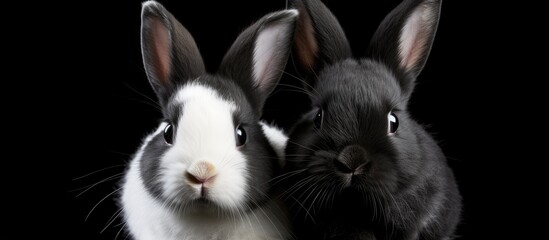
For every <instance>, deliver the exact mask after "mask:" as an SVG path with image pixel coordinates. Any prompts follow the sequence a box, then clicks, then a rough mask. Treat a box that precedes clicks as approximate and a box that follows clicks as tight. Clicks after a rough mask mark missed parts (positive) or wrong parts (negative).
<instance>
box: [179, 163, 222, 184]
mask: <svg viewBox="0 0 549 240" xmlns="http://www.w3.org/2000/svg"><path fill="white" fill-rule="evenodd" d="M216 175H217V171H216V169H215V166H214V165H213V164H211V163H209V162H206V161H200V162H196V163H194V164H191V166H190V167H189V169H187V171H186V172H185V178H186V179H187V181H189V182H190V183H193V184H205V183H211V182H213V180H214V179H215V176H216Z"/></svg>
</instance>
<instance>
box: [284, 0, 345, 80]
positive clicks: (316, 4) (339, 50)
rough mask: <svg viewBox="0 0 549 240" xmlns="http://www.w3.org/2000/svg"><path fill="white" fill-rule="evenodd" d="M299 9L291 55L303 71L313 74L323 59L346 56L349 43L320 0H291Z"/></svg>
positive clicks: (333, 17)
mask: <svg viewBox="0 0 549 240" xmlns="http://www.w3.org/2000/svg"><path fill="white" fill-rule="evenodd" d="M292 6H293V7H294V8H296V9H298V10H299V12H300V13H301V14H300V17H299V20H298V22H297V27H296V36H295V46H294V50H295V56H296V57H297V59H298V61H299V63H300V64H301V67H302V68H303V71H305V72H306V73H308V74H309V75H310V74H314V72H315V71H317V70H319V69H321V68H322V67H323V65H325V64H326V63H328V64H329V63H334V62H336V61H339V60H342V59H345V58H349V57H351V56H352V54H351V47H350V45H349V42H348V41H347V38H346V37H345V32H344V31H343V29H342V28H341V26H340V25H339V22H338V21H337V19H336V17H335V16H334V15H333V14H332V12H331V11H330V10H329V9H328V8H327V7H326V5H324V4H323V3H322V2H321V1H320V0H293V1H292Z"/></svg>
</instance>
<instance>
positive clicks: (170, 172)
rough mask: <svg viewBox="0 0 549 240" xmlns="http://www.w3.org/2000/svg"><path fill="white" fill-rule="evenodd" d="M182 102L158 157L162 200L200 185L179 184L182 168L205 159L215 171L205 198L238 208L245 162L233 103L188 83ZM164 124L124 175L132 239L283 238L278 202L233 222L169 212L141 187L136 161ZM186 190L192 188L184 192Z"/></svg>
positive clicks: (179, 96) (244, 188) (179, 99)
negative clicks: (170, 141)
mask: <svg viewBox="0 0 549 240" xmlns="http://www.w3.org/2000/svg"><path fill="white" fill-rule="evenodd" d="M175 101H176V102H178V103H180V104H182V106H183V111H182V113H183V114H182V116H181V118H180V119H179V122H178V124H177V132H176V135H175V140H174V142H173V146H172V147H171V148H170V149H169V150H168V151H167V152H166V153H165V155H164V156H162V157H161V158H160V168H161V171H160V172H161V174H160V179H161V181H162V183H163V193H164V195H165V196H166V197H174V196H176V195H170V194H173V193H177V191H178V189H181V188H187V189H191V188H192V189H194V193H193V194H194V196H195V197H196V198H198V197H199V196H200V187H197V186H191V184H190V183H187V182H186V181H185V180H184V173H185V171H186V169H187V168H188V167H189V166H190V165H191V164H192V163H193V162H197V161H207V162H209V163H211V164H212V165H214V166H215V168H216V169H217V176H216V179H215V181H213V182H212V183H211V185H210V191H209V194H210V195H209V196H210V200H211V201H213V202H215V203H217V204H218V205H219V206H221V207H223V208H226V209H232V210H236V209H237V208H241V207H243V204H244V201H245V196H246V192H247V189H248V188H249V186H247V181H246V178H247V172H248V170H247V165H246V159H245V156H244V155H243V154H241V153H240V152H239V151H238V150H237V148H236V145H235V144H236V143H235V136H234V130H235V126H234V124H233V120H232V114H233V112H234V111H235V110H236V108H237V107H236V105H235V104H234V103H231V102H228V101H226V100H224V99H222V98H221V97H220V96H219V95H218V94H217V93H216V92H215V91H214V90H213V89H211V88H208V87H206V86H202V85H199V84H188V85H186V86H185V87H183V88H182V89H181V90H180V91H179V92H178V93H177V96H176V99H175ZM165 126H166V124H165V123H162V124H160V126H159V128H158V129H157V130H156V131H155V132H154V133H153V134H151V135H149V136H148V137H147V138H146V139H145V141H144V143H143V145H142V147H141V148H140V150H139V152H138V153H137V154H136V155H135V158H134V159H133V160H132V162H131V164H130V169H129V171H128V173H127V174H126V177H125V183H124V185H123V193H122V199H121V202H122V205H123V210H124V217H125V220H126V223H127V224H126V226H127V227H128V229H129V230H130V232H131V233H132V235H133V236H134V237H135V238H136V240H187V239H189V240H191V239H192V240H201V239H204V240H206V239H231V240H232V239H234V240H236V239H250V240H252V239H254V240H255V239H283V238H286V237H287V231H286V224H287V223H286V222H283V221H281V220H280V219H284V218H282V217H281V216H280V214H282V211H281V210H280V209H279V208H278V204H277V203H274V202H271V203H269V204H268V205H267V206H265V207H263V208H258V209H255V210H254V211H253V212H250V213H243V212H238V213H237V212H235V213H234V218H227V219H226V218H217V215H216V214H212V215H207V214H206V215H199V216H196V217H190V216H188V215H184V216H185V217H183V216H182V215H175V214H173V213H172V212H171V211H170V210H169V209H168V208H166V206H164V205H163V204H164V203H162V202H159V201H158V200H156V199H155V198H153V196H151V195H150V194H149V193H148V192H147V190H145V186H144V183H143V179H142V178H141V173H140V161H141V158H142V155H143V150H144V149H145V147H146V146H147V145H148V144H149V141H150V140H151V139H152V138H153V137H154V136H156V135H158V134H162V133H163V130H164V128H165ZM189 187H191V188H189Z"/></svg>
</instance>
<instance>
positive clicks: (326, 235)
mask: <svg viewBox="0 0 549 240" xmlns="http://www.w3.org/2000/svg"><path fill="white" fill-rule="evenodd" d="M292 2H293V7H295V8H296V9H297V10H298V11H299V12H300V17H299V20H298V23H297V27H296V35H295V45H294V56H295V57H296V58H297V60H298V62H299V63H300V65H299V66H301V67H300V70H301V74H302V75H303V76H304V77H305V80H306V84H305V85H306V86H305V89H306V90H307V92H308V94H309V96H310V99H311V102H312V110H311V111H310V112H308V113H307V114H305V115H304V117H303V118H302V119H301V120H299V121H298V122H297V123H296V124H295V126H294V127H293V129H292V130H291V132H290V134H289V140H288V145H287V147H286V165H285V167H284V169H285V170H284V172H285V173H284V175H283V176H281V177H280V179H284V180H285V181H284V182H285V191H286V195H287V196H286V199H287V205H288V206H289V208H290V210H291V211H290V212H291V214H292V215H293V216H292V217H293V219H292V221H293V224H294V226H293V227H294V229H295V232H296V236H297V237H298V239H377V240H382V239H432V240H441V239H452V238H453V237H455V236H454V234H455V233H454V232H455V229H456V226H457V224H458V223H459V219H460V212H461V196H460V193H459V190H458V187H457V184H456V182H455V179H454V175H453V172H452V170H451V169H450V168H449V166H448V165H447V160H446V158H445V156H444V154H443V152H442V151H441V149H440V148H439V147H438V145H437V143H436V142H435V141H434V140H433V138H432V137H431V136H430V135H429V134H428V133H427V132H426V131H425V130H424V129H423V127H422V126H421V125H419V124H418V123H416V122H415V121H414V120H413V119H412V118H411V117H410V114H409V113H408V111H407V104H408V101H409V99H410V96H411V94H412V91H413V88H414V82H415V79H416V77H417V76H418V75H419V74H420V72H421V70H422V68H423V66H424V64H425V62H426V60H427V57H428V55H429V51H430V49H431V45H432V43H433V39H434V36H435V32H436V29H437V25H438V19H439V14H440V5H441V1H440V0H404V1H403V2H402V3H400V5H398V6H397V7H396V8H395V9H394V10H393V11H392V12H390V13H389V14H388V16H387V17H386V18H385V19H384V20H383V22H382V23H381V25H380V26H379V28H378V29H377V31H376V32H375V34H374V35H373V39H372V40H371V42H370V45H369V49H368V53H367V56H366V58H363V59H354V58H352V54H351V49H350V46H349V43H348V41H347V39H346V37H345V34H344V32H343V30H342V28H341V26H340V25H339V23H338V21H337V19H336V18H335V16H333V14H332V13H331V12H330V10H329V9H327V7H326V6H325V5H324V4H323V3H322V2H320V1H319V0H294V1H292Z"/></svg>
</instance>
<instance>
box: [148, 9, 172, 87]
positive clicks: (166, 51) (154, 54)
mask: <svg viewBox="0 0 549 240" xmlns="http://www.w3.org/2000/svg"><path fill="white" fill-rule="evenodd" d="M149 31H151V32H150V35H149V36H150V37H151V39H150V41H149V42H150V43H152V47H153V48H154V49H153V51H150V52H149V54H151V56H150V57H151V60H152V61H151V64H153V65H154V70H155V71H156V76H157V78H158V79H157V80H158V81H159V82H160V83H161V84H162V85H164V86H166V85H168V83H169V76H170V67H171V66H170V62H171V61H170V58H171V56H170V48H171V46H170V44H171V41H170V32H169V31H168V29H167V28H166V26H165V25H164V23H163V22H162V20H161V19H159V18H153V19H151V22H150V28H149Z"/></svg>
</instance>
